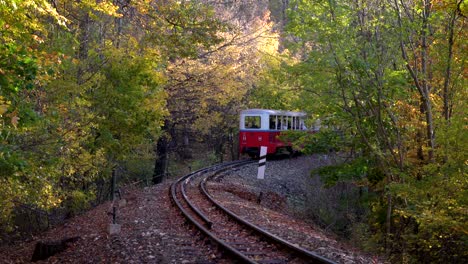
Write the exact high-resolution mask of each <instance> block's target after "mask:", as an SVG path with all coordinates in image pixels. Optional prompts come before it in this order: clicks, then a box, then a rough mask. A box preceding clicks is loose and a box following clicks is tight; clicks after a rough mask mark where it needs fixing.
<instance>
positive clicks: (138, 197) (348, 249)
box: [0, 161, 382, 264]
mask: <svg viewBox="0 0 468 264" xmlns="http://www.w3.org/2000/svg"><path fill="white" fill-rule="evenodd" d="M285 162H289V161H285ZM296 162H297V161H296ZM226 178H227V179H225V180H222V181H220V182H217V183H213V184H212V185H211V188H212V189H213V191H215V190H216V192H215V193H216V194H215V195H216V196H217V198H218V199H220V200H221V202H223V203H224V204H226V205H229V204H234V206H235V205H242V207H244V208H246V210H254V211H257V212H259V211H261V212H262V214H261V217H260V218H258V219H257V221H268V222H269V224H270V228H273V229H275V228H274V226H275V225H276V226H277V228H276V229H277V230H282V232H283V235H284V234H287V235H291V236H292V237H294V236H295V234H305V235H306V237H304V236H301V237H299V238H297V239H306V240H317V241H322V242H320V246H318V248H316V250H317V251H318V252H320V254H323V255H325V256H327V257H328V258H330V259H332V260H334V261H336V262H338V263H381V262H382V261H381V260H379V259H378V258H376V257H375V256H371V255H369V254H366V253H363V252H361V251H359V250H357V249H356V248H354V247H352V246H350V245H348V244H346V243H343V242H339V241H337V239H336V236H333V235H331V234H327V233H326V232H323V231H321V230H320V229H318V228H317V227H315V226H313V225H311V224H309V223H306V222H303V221H301V220H299V219H295V218H294V217H292V216H291V215H290V214H288V212H287V210H286V208H285V206H284V203H278V201H276V200H275V199H278V197H276V196H270V197H267V196H265V197H263V201H261V202H259V201H258V200H257V199H252V197H255V196H256V195H257V194H256V193H255V192H250V193H249V191H248V190H247V189H246V191H245V192H244V191H242V190H241V191H239V190H238V189H237V191H235V190H233V187H232V186H233V184H232V182H230V181H229V177H226ZM170 184H171V182H170V181H167V182H165V183H163V184H159V185H155V186H152V187H145V188H127V189H125V190H123V194H122V200H120V201H119V202H118V203H116V207H117V208H118V209H117V223H119V224H121V228H122V229H121V232H120V233H119V234H117V235H109V234H108V231H107V230H108V226H109V224H110V223H111V221H112V216H111V215H110V214H109V213H110V212H111V211H112V207H113V205H112V203H111V202H107V203H104V204H101V205H99V206H98V207H96V208H94V209H92V210H90V211H88V212H86V213H84V214H82V215H79V216H76V217H74V218H72V219H69V220H68V221H67V222H66V223H64V224H63V225H60V226H57V227H55V228H52V229H50V230H49V231H47V232H44V233H42V234H40V235H38V236H36V237H33V238H32V239H30V240H29V241H23V242H18V243H16V244H13V245H9V246H5V247H1V248H0V255H1V256H2V258H0V263H28V262H30V261H31V257H32V255H33V252H34V248H35V245H36V243H37V242H38V241H61V240H64V239H67V238H75V237H78V239H76V240H75V241H73V242H70V243H67V244H66V245H67V247H66V248H63V249H64V250H63V251H62V252H59V253H58V254H56V255H54V256H52V257H49V258H48V259H46V260H41V261H38V262H36V263H200V264H201V263H205V264H208V263H232V261H230V260H228V259H226V258H224V256H223V255H222V254H221V253H220V252H219V251H217V248H216V246H214V245H212V244H211V243H210V241H209V240H206V239H205V238H203V237H201V236H200V235H199V234H198V233H197V231H195V230H194V229H192V227H191V226H189V225H187V224H186V223H185V221H184V219H183V217H182V216H181V215H180V214H179V213H178V211H177V210H176V208H175V207H174V206H173V205H172V203H171V201H170V198H169V186H170ZM238 187H239V185H238ZM222 200H224V201H222ZM272 204H276V206H273V207H272V206H271V205H272ZM280 204H281V205H280ZM237 207H238V208H240V206H237ZM258 215H259V216H260V214H258ZM265 219H267V220H265ZM249 220H251V219H249ZM280 235H281V234H280ZM302 242H305V241H302Z"/></svg>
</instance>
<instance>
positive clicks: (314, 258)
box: [200, 175, 336, 264]
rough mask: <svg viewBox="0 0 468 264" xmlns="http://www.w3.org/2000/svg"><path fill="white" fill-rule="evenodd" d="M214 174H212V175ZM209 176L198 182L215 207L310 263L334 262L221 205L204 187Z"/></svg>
mask: <svg viewBox="0 0 468 264" xmlns="http://www.w3.org/2000/svg"><path fill="white" fill-rule="evenodd" d="M213 176H214V175H213ZM208 178H209V177H207V178H205V179H203V180H202V183H201V184H200V188H201V189H202V191H203V193H204V194H205V195H206V196H207V198H208V199H209V200H210V201H211V202H212V203H213V204H214V205H216V207H218V208H219V209H220V210H222V211H224V212H225V213H227V214H228V215H229V216H231V217H232V218H234V219H235V220H236V221H238V222H239V223H241V224H243V225H245V226H247V227H249V228H251V229H252V230H254V231H256V232H258V233H260V234H262V235H264V236H266V237H268V238H269V239H271V240H274V241H276V242H277V243H279V244H281V245H283V246H286V247H288V248H290V249H291V250H293V251H295V252H298V253H300V254H302V255H303V256H306V257H309V258H311V259H312V261H313V262H312V263H326V264H336V262H334V261H331V260H329V259H327V258H325V257H322V256H320V255H318V254H317V253H315V252H313V251H309V250H307V249H304V248H302V247H299V246H297V245H294V244H293V243H291V242H289V241H287V240H285V239H283V238H281V237H279V236H277V235H275V234H272V233H270V232H268V231H267V230H265V229H263V228H261V227H259V226H257V225H255V224H252V223H250V222H248V221H246V220H245V219H243V218H241V217H240V216H238V215H237V214H235V213H234V212H232V211H231V210H229V209H227V208H226V207H224V206H223V205H221V204H220V203H219V202H218V201H216V200H215V199H214V198H213V197H212V196H211V195H210V194H209V192H208V190H207V189H206V182H207V179H208Z"/></svg>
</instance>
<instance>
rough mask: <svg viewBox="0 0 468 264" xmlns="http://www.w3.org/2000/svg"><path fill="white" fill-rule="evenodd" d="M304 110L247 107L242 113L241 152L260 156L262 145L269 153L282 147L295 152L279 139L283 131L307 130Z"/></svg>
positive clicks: (275, 151) (240, 128)
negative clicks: (292, 110)
mask: <svg viewBox="0 0 468 264" xmlns="http://www.w3.org/2000/svg"><path fill="white" fill-rule="evenodd" d="M305 117H306V114H305V113H303V112H291V111H281V110H269V109H247V110H243V111H241V113H240V127H239V152H240V153H241V154H248V155H249V156H251V157H258V156H259V153H260V147H261V146H266V147H267V154H274V153H277V152H279V151H280V150H282V149H285V150H287V151H288V152H289V153H293V149H292V147H291V146H290V145H289V144H287V143H285V142H282V141H280V140H279V139H278V136H279V135H281V133H282V132H283V131H289V130H307V128H306V126H305V124H304V119H305Z"/></svg>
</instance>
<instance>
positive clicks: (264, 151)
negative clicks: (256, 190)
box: [257, 146, 267, 180]
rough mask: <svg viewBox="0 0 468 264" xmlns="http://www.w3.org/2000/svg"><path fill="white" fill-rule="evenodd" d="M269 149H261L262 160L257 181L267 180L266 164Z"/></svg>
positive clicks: (259, 162)
mask: <svg viewBox="0 0 468 264" xmlns="http://www.w3.org/2000/svg"><path fill="white" fill-rule="evenodd" d="M266 155H267V147H263V146H262V147H260V160H259V161H258V174H257V179H260V180H263V179H264V178H265V164H266Z"/></svg>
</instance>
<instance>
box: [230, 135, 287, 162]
mask: <svg viewBox="0 0 468 264" xmlns="http://www.w3.org/2000/svg"><path fill="white" fill-rule="evenodd" d="M280 134H281V131H277V130H261V131H251V130H241V131H240V132H239V152H240V153H241V154H247V155H249V156H250V157H258V156H259V154H260V147H262V146H264V147H267V154H275V153H277V152H278V151H279V150H281V149H285V150H287V151H288V152H290V153H291V154H292V152H293V150H292V148H291V146H290V145H289V144H285V143H284V142H282V141H281V140H279V139H278V136H279V135H280Z"/></svg>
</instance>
